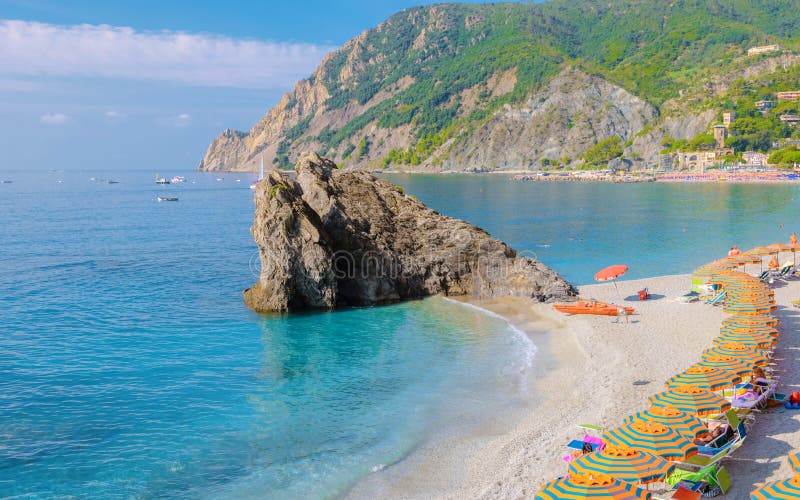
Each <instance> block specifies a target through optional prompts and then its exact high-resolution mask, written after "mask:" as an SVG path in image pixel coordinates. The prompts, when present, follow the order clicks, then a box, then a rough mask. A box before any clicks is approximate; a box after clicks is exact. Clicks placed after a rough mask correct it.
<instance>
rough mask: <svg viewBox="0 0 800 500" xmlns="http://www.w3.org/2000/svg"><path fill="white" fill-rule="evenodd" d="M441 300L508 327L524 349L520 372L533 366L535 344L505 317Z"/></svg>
mask: <svg viewBox="0 0 800 500" xmlns="http://www.w3.org/2000/svg"><path fill="white" fill-rule="evenodd" d="M442 298H443V299H444V300H446V301H448V302H450V303H453V304H458V305H461V306H463V307H466V308H468V309H473V310H475V311H478V312H480V313H481V314H484V315H486V316H489V317H492V318H497V319H499V320H502V321H504V322H505V324H506V326H507V327H508V329H509V331H511V333H512V334H513V335H514V338H515V339H516V340H518V341H519V342H520V343H521V344H522V345H523V346H524V348H525V350H524V353H523V354H524V357H523V363H524V366H523V367H522V369H521V370H520V372H525V371H527V370H529V369H530V368H531V367H532V366H533V358H534V356H535V355H536V351H537V350H538V348H537V347H536V344H534V343H533V341H532V340H531V338H530V337H528V335H527V334H526V333H525V332H523V331H522V330H520V329H519V328H517V327H516V326H514V324H513V323H512V322H511V320H509V319H508V318H506V317H505V316H502V315H500V314H497V313H496V312H494V311H490V310H488V309H484V308H483V307H480V306H476V305H475V304H470V303H469V302H461V301H459V300H454V299H451V298H449V297H442Z"/></svg>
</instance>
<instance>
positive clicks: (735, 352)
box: [703, 342, 769, 366]
mask: <svg viewBox="0 0 800 500" xmlns="http://www.w3.org/2000/svg"><path fill="white" fill-rule="evenodd" d="M708 356H734V357H737V358H740V359H741V360H742V361H744V362H745V363H750V364H751V365H755V366H766V365H767V364H768V363H769V358H768V357H767V354H766V353H765V352H764V351H763V350H761V349H756V348H754V347H752V346H748V345H744V344H740V343H738V342H729V343H727V344H722V345H718V346H716V347H714V348H712V349H706V350H705V351H703V359H706V358H707V357H708Z"/></svg>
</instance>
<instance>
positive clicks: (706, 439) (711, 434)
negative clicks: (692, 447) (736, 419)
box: [693, 425, 728, 446]
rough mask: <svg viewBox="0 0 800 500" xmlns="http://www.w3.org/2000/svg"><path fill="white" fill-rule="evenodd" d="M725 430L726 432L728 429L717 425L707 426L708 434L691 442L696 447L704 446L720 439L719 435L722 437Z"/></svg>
mask: <svg viewBox="0 0 800 500" xmlns="http://www.w3.org/2000/svg"><path fill="white" fill-rule="evenodd" d="M726 430H728V427H727V426H726V425H717V426H713V427H711V426H709V429H708V434H706V435H705V436H701V437H699V438H695V440H694V441H693V442H694V444H696V445H697V446H705V445H707V444H708V443H710V442H712V441H713V440H715V439H717V438H718V437H720V436H721V435H723V434H724V433H725V431H726Z"/></svg>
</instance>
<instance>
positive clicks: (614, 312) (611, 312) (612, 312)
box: [553, 300, 633, 316]
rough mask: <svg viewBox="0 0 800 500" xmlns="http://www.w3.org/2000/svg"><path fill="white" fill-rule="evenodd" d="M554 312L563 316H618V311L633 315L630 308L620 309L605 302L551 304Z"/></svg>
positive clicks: (581, 301) (580, 301)
mask: <svg viewBox="0 0 800 500" xmlns="http://www.w3.org/2000/svg"><path fill="white" fill-rule="evenodd" d="M553 308H555V310H556V311H559V312H562V313H565V314H594V315H598V316H619V315H620V309H624V310H625V313H624V314H633V308H632V307H620V306H615V305H613V304H606V303H605V302H599V301H596V300H593V301H589V302H586V301H583V300H579V301H578V302H573V303H571V304H553Z"/></svg>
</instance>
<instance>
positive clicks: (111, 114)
mask: <svg viewBox="0 0 800 500" xmlns="http://www.w3.org/2000/svg"><path fill="white" fill-rule="evenodd" d="M103 116H105V117H106V121H107V122H109V123H122V122H124V121H125V120H126V119H127V118H128V115H126V114H125V113H121V112H119V111H117V110H115V109H109V110H108V111H106V112H105V113H103Z"/></svg>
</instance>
